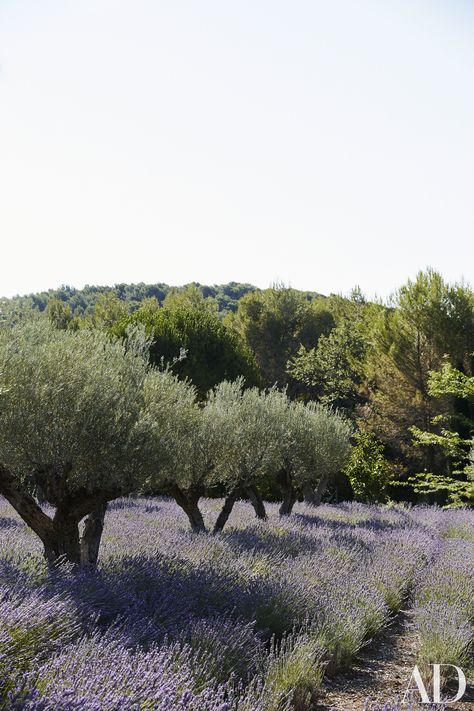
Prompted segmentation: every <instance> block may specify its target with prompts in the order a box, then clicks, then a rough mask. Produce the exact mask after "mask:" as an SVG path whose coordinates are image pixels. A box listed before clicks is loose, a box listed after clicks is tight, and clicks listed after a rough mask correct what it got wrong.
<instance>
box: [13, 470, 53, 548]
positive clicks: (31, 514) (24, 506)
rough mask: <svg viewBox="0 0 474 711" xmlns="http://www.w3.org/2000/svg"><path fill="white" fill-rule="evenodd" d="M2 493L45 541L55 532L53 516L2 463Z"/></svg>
mask: <svg viewBox="0 0 474 711" xmlns="http://www.w3.org/2000/svg"><path fill="white" fill-rule="evenodd" d="M0 494H3V496H4V497H5V498H6V500H7V501H8V502H9V503H10V504H11V505H12V506H13V508H14V509H15V511H16V512H17V513H18V514H19V515H20V516H21V518H22V519H23V521H24V522H25V523H26V524H27V525H28V526H29V527H30V528H31V529H32V530H33V531H34V532H35V533H36V535H37V536H39V537H40V538H41V540H42V541H43V543H45V542H46V541H47V540H48V539H50V538H51V536H52V535H53V533H54V530H53V522H52V520H51V518H50V517H49V516H48V515H47V514H45V513H44V511H43V510H42V509H41V508H40V507H39V506H38V504H37V503H36V501H35V500H34V498H33V497H32V496H30V494H28V493H27V492H26V491H25V490H24V489H23V487H22V485H21V483H20V481H19V480H18V479H17V477H16V476H14V475H13V474H12V473H11V472H10V471H9V470H8V469H5V467H3V466H1V465H0Z"/></svg>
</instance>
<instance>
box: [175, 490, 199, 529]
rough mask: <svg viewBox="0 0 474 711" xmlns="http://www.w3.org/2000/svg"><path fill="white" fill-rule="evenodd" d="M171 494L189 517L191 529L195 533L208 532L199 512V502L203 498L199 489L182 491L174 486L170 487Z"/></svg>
mask: <svg viewBox="0 0 474 711" xmlns="http://www.w3.org/2000/svg"><path fill="white" fill-rule="evenodd" d="M170 493H171V495H172V496H173V498H174V500H175V501H176V503H177V504H178V506H180V507H181V508H182V509H183V511H184V513H185V514H186V516H187V517H188V520H189V523H190V524H191V528H192V530H193V531H194V532H195V533H199V532H202V531H205V530H206V524H205V523H204V519H203V517H202V513H201V511H200V510H199V506H198V501H199V499H200V498H201V491H200V490H199V489H187V490H183V489H180V487H179V486H176V485H173V486H171V487H170Z"/></svg>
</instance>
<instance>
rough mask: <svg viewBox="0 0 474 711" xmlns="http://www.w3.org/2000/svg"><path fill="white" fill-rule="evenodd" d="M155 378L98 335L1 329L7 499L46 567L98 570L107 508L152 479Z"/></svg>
mask: <svg viewBox="0 0 474 711" xmlns="http://www.w3.org/2000/svg"><path fill="white" fill-rule="evenodd" d="M149 377H153V376H151V374H149V372H148V366H147V364H146V359H145V358H144V357H143V353H142V352H140V351H139V349H134V348H132V347H130V346H129V347H128V348H125V347H124V345H123V344H122V343H121V342H112V341H111V340H110V339H109V338H108V337H107V336H106V335H104V334H102V333H99V332H96V331H86V330H84V331H79V332H77V333H72V332H69V331H59V330H55V329H52V328H50V327H47V326H46V324H30V325H26V326H22V327H18V328H16V329H12V330H10V329H8V330H7V329H3V330H2V331H0V494H3V496H4V497H5V498H6V499H7V500H8V501H9V502H10V504H11V505H12V506H13V507H14V508H15V509H16V511H17V512H18V514H19V515H20V516H21V517H22V518H23V520H24V521H25V522H26V523H27V524H28V526H29V527H30V528H31V529H32V530H33V531H34V532H35V533H36V535H37V536H38V537H39V538H40V539H41V541H42V543H43V546H44V552H45V557H46V558H47V560H48V561H50V562H53V561H55V560H56V559H57V558H59V557H61V556H64V557H65V558H66V559H67V560H68V561H70V562H71V563H73V564H76V565H80V564H85V563H91V564H94V563H95V562H96V559H97V553H98V544H99V541H100V533H101V522H102V520H103V513H104V511H105V506H106V505H107V502H109V501H111V500H113V499H115V498H117V497H120V496H123V495H125V494H129V493H131V492H133V491H136V490H137V488H138V483H139V481H140V478H141V477H142V476H143V475H144V474H145V473H146V472H147V467H148V466H149V461H150V460H149V450H150V446H151V445H150V442H151V438H150V436H149V427H148V422H147V420H146V418H143V407H144V393H145V390H146V387H147V382H148V378H149ZM170 400H171V398H170ZM153 447H154V450H155V460H154V463H155V464H156V449H157V445H156V444H155V443H154V442H153ZM35 487H38V488H39V489H40V490H41V493H42V497H43V498H44V500H45V501H46V502H47V503H48V504H50V505H51V506H52V507H53V513H52V514H51V515H50V514H49V513H48V512H47V511H45V510H43V508H41V506H40V505H39V504H38V503H37V501H36V500H35V498H34V497H33V495H32V492H33V490H34V488H35ZM85 517H88V518H87V519H86V523H85V526H84V530H83V532H82V540H81V532H80V526H79V524H80V522H81V520H82V519H84V518H85Z"/></svg>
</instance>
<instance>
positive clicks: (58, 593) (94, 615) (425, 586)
mask: <svg viewBox="0 0 474 711" xmlns="http://www.w3.org/2000/svg"><path fill="white" fill-rule="evenodd" d="M220 504H221V502H219V501H217V500H210V499H206V500H204V501H203V505H202V510H203V513H204V517H205V519H206V520H207V521H208V522H209V523H212V522H213V521H214V520H215V518H216V516H217V513H218V511H219V506H220ZM277 511H278V507H277V505H276V504H275V505H272V504H269V505H268V512H269V519H268V521H264V522H261V521H258V522H257V521H256V520H255V519H254V512H253V509H252V508H251V507H250V505H248V504H246V503H243V502H239V503H238V504H237V505H236V507H235V510H234V512H233V514H232V517H231V519H230V521H229V526H228V528H227V529H226V530H225V532H223V533H220V534H218V535H210V534H206V533H199V534H196V533H192V532H191V531H190V530H188V525H187V521H186V520H185V517H184V515H183V513H182V512H181V511H180V510H179V509H178V507H177V506H176V504H175V503H174V502H172V501H171V500H168V499H160V498H158V499H157V498H154V499H146V498H141V499H123V500H119V501H117V502H115V503H113V504H111V505H110V508H109V511H108V513H107V518H106V525H105V530H104V536H103V543H102V548H101V555H100V560H99V567H98V570H97V571H96V572H87V571H84V570H79V571H75V572H73V570H72V569H70V568H68V566H66V565H64V566H62V567H61V566H60V567H58V568H57V569H56V571H53V572H51V570H48V568H47V566H46V563H45V562H44V559H43V555H42V549H41V546H40V544H39V541H38V539H37V538H36V537H35V536H34V534H32V533H31V532H30V531H29V529H28V528H27V527H26V526H25V525H24V524H23V523H22V521H21V519H19V518H18V517H17V515H16V513H15V512H14V511H13V509H12V508H11V507H10V506H9V505H8V504H7V503H6V502H4V501H3V500H2V501H1V502H0V566H1V573H0V622H1V624H0V699H1V704H2V706H1V707H2V708H5V709H31V710H32V709H35V710H37V711H40V710H41V711H47V710H48V711H49V710H51V711H53V709H54V710H56V709H64V710H66V711H67V710H69V709H71V710H72V709H91V710H94V711H99V710H101V711H102V710H104V711H105V710H107V711H112V710H116V709H117V710H118V709H121V710H125V709H127V710H129V709H131V710H134V709H157V710H159V711H165V710H166V711H175V710H178V709H187V710H188V711H198V710H199V711H234V710H235V711H237V710H238V711H287V710H288V711H289V710H290V709H296V710H297V711H306V710H309V709H313V708H318V703H319V701H320V699H321V698H322V697H323V695H324V687H325V684H326V679H328V678H333V677H334V676H335V675H336V676H337V674H338V673H340V672H341V670H343V669H344V668H347V667H350V665H351V662H352V660H353V659H354V657H355V655H356V654H357V653H358V651H359V650H360V649H361V648H362V647H363V646H364V644H366V643H367V641H368V640H370V639H371V638H374V637H376V636H377V635H378V634H379V633H381V632H382V631H383V630H384V629H385V628H386V627H387V626H388V625H390V624H391V622H392V620H393V619H394V618H395V617H396V616H397V613H398V612H399V611H400V610H401V609H402V608H407V607H408V608H409V610H410V612H409V616H410V622H411V624H412V626H413V632H414V635H415V639H416V655H417V661H418V662H419V663H420V664H424V663H425V664H426V663H429V662H437V663H441V662H449V663H453V664H457V665H459V666H462V667H463V668H464V669H465V670H467V669H469V668H470V667H472V666H473V663H472V662H473V658H472V643H473V640H474V596H473V594H472V590H473V588H474V512H473V511H472V510H471V511H469V510H463V509H458V510H449V511H446V510H441V509H438V508H433V507H429V508H428V507H413V508H409V507H407V508H405V507H393V508H383V507H375V506H366V505H362V504H355V503H350V504H340V505H337V506H331V505H323V506H320V507H318V508H313V507H309V506H307V505H305V504H296V506H295V511H294V514H293V516H292V517H289V518H288V517H286V518H285V519H281V518H280V517H279V516H278V512H277ZM389 695H390V689H387V699H388V697H389ZM372 708H376V707H375V706H372ZM377 708H378V707H377ZM386 708H389V706H387V707H386ZM390 708H392V706H390ZM393 708H395V707H393Z"/></svg>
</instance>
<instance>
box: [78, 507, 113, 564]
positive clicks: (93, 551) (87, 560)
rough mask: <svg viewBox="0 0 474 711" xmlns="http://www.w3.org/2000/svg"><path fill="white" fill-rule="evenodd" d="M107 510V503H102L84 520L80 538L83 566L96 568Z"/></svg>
mask: <svg viewBox="0 0 474 711" xmlns="http://www.w3.org/2000/svg"><path fill="white" fill-rule="evenodd" d="M106 511H107V504H102V506H99V508H97V509H95V511H92V513H90V514H89V516H88V517H87V518H86V520H85V522H84V528H83V530H82V536H81V540H80V547H81V565H82V566H87V567H89V568H95V567H96V565H97V560H98V557H99V548H100V541H101V539H102V532H103V530H104V520H105V512H106Z"/></svg>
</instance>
